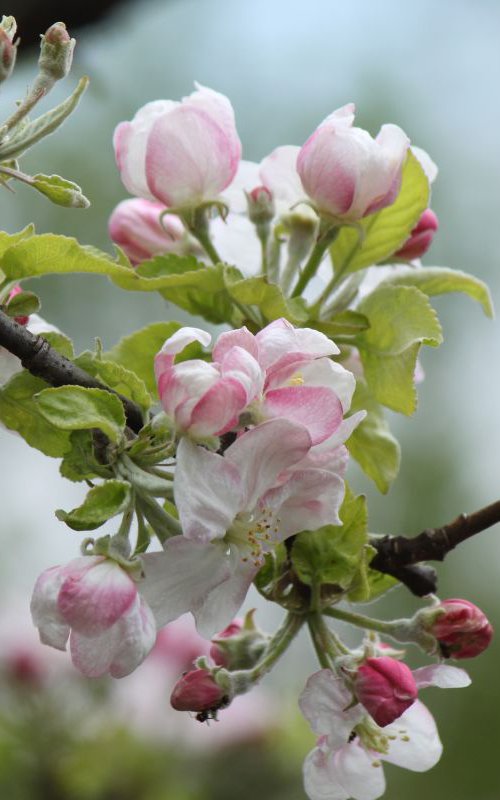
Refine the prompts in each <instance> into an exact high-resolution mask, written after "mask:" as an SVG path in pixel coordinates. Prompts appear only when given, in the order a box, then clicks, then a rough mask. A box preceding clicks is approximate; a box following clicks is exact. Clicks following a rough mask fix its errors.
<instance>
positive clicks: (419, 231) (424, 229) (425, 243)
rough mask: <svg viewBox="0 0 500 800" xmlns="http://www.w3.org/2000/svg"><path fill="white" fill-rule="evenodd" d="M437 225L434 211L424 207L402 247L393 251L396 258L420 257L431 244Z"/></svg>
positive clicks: (410, 258)
mask: <svg viewBox="0 0 500 800" xmlns="http://www.w3.org/2000/svg"><path fill="white" fill-rule="evenodd" d="M438 227H439V223H438V218H437V217H436V215H435V213H434V211H432V209H430V208H428V209H426V210H425V211H424V212H423V214H422V216H421V217H420V219H419V221H418V222H417V224H416V225H415V227H414V228H413V230H412V232H411V234H410V236H409V238H408V239H407V240H406V242H405V243H404V245H403V247H401V248H400V249H399V250H398V251H397V252H396V253H394V255H395V256H397V257H398V258H403V259H407V260H408V261H411V260H412V259H414V258H421V257H422V256H423V255H425V253H426V252H427V250H428V249H429V247H430V246H431V244H432V240H433V239H434V234H435V233H436V231H437V229H438Z"/></svg>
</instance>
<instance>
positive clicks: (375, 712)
mask: <svg viewBox="0 0 500 800" xmlns="http://www.w3.org/2000/svg"><path fill="white" fill-rule="evenodd" d="M355 691H356V695H357V698H358V700H359V702H360V703H362V704H363V705H364V707H365V708H366V710H367V711H368V713H369V714H370V716H372V717H373V719H374V720H375V722H376V723H377V725H380V726H381V727H382V728H383V727H384V726H385V725H390V723H391V722H394V720H395V719H398V717H400V716H401V714H402V713H403V712H404V711H406V709H407V708H409V707H410V706H411V705H412V704H413V703H414V702H415V700H416V699H417V694H418V689H417V684H416V683H415V679H414V677H413V674H412V671H411V669H410V668H409V667H407V666H406V664H404V663H403V662H401V661H396V659H395V658H390V657H389V656H380V658H367V659H366V661H365V662H364V664H362V665H361V666H360V667H359V669H358V673H357V676H356V680H355Z"/></svg>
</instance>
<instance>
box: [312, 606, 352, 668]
mask: <svg viewBox="0 0 500 800" xmlns="http://www.w3.org/2000/svg"><path fill="white" fill-rule="evenodd" d="M307 624H308V626H309V632H310V634H311V639H312V643H313V647H314V650H315V652H316V655H317V657H318V661H319V663H320V664H321V666H322V667H323V668H331V666H332V664H333V661H334V659H335V658H337V656H341V655H346V654H347V653H349V650H348V648H347V647H346V646H345V645H344V644H343V642H341V640H340V639H339V637H338V636H337V635H336V634H335V633H333V631H331V630H330V629H329V628H328V626H327V625H326V624H325V621H324V620H323V618H322V616H321V614H320V613H318V612H314V613H312V614H310V615H309V618H308V621H307Z"/></svg>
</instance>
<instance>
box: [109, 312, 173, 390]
mask: <svg viewBox="0 0 500 800" xmlns="http://www.w3.org/2000/svg"><path fill="white" fill-rule="evenodd" d="M180 327H181V325H180V323H179V322H153V323H152V324H151V325H148V326H147V327H146V328H142V329H141V330H139V331H136V332H135V333H132V334H130V336H125V338H124V339H121V340H120V341H119V342H118V344H117V345H115V346H114V347H113V348H112V349H111V350H108V352H107V353H104V358H105V360H106V361H115V362H116V363H117V364H122V365H123V366H125V367H127V368H128V369H129V370H132V371H133V372H135V374H136V375H138V376H139V378H141V379H142V380H143V381H144V383H145V385H146V387H147V389H148V391H149V392H150V393H151V395H152V396H153V397H154V398H155V399H156V398H157V397H158V390H157V387H156V379H155V374H154V367H153V364H154V357H155V355H156V354H157V353H158V351H159V350H161V348H162V346H163V344H164V342H165V341H166V340H167V339H168V338H169V337H170V336H172V334H174V333H175V332H176V331H177V330H179V328H180Z"/></svg>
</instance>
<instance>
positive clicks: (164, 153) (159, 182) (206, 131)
mask: <svg viewBox="0 0 500 800" xmlns="http://www.w3.org/2000/svg"><path fill="white" fill-rule="evenodd" d="M114 147H115V155H116V161H117V164H118V169H119V170H120V174H121V178H122V181H123V183H124V184H125V187H126V188H127V189H128V191H129V192H130V193H131V194H134V195H137V196H139V197H144V198H146V199H149V200H154V199H156V200H159V201H161V202H162V203H164V204H165V205H166V206H169V207H176V208H188V207H193V206H197V205H200V204H202V203H205V202H209V201H211V200H214V199H216V198H217V197H218V196H219V195H220V193H221V192H222V191H223V190H224V189H225V188H226V187H227V186H228V185H229V184H230V183H231V181H232V179H233V178H234V176H235V174H236V171H237V169H238V164H239V161H240V156H241V143H240V140H239V138H238V134H237V132H236V127H235V122H234V112H233V109H232V106H231V103H230V102H229V100H228V99H227V97H225V96H224V95H222V94H219V93H218V92H214V91H213V90H212V89H208V88H206V87H204V86H197V89H196V91H195V92H193V93H192V94H191V95H190V96H189V97H185V98H184V99H183V100H182V102H180V103H178V102H174V101H173V100H157V101H155V102H153V103H147V104H146V105H145V106H143V107H142V108H141V109H139V111H138V112H137V114H136V115H135V117H134V119H133V120H132V122H121V123H120V124H119V125H118V127H117V128H116V131H115V135H114Z"/></svg>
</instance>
